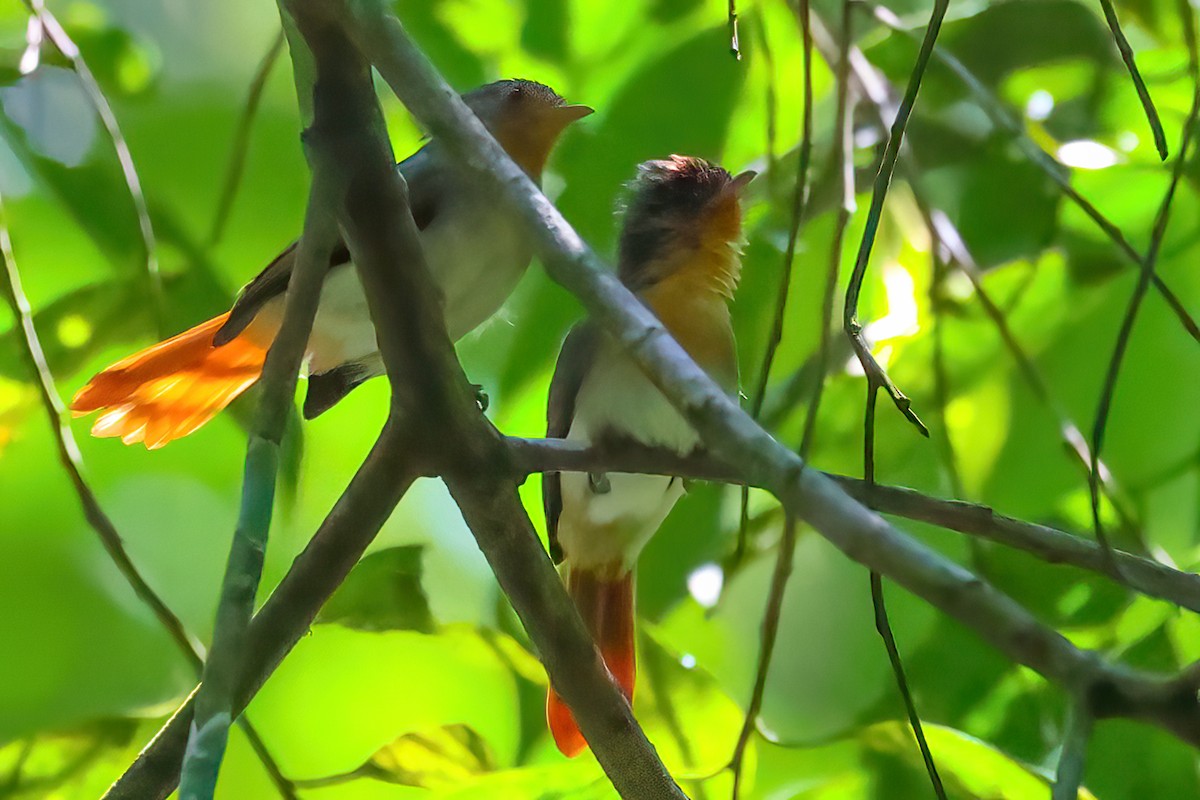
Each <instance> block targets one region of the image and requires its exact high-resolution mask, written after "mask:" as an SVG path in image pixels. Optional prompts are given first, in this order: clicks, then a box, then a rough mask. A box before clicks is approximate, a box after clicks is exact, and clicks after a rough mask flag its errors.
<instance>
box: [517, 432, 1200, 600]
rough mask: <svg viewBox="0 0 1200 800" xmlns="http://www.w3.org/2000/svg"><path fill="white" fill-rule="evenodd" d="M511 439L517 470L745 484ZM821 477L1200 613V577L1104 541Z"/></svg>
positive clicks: (673, 462)
mask: <svg viewBox="0 0 1200 800" xmlns="http://www.w3.org/2000/svg"><path fill="white" fill-rule="evenodd" d="M507 441H508V446H509V449H510V450H511V451H512V459H513V464H514V468H515V469H516V470H517V471H518V473H519V474H520V475H525V474H529V473H533V472H641V473H649V474H653V475H678V476H680V477H684V478H690V479H692V480H702V481H715V482H719V483H734V484H738V483H743V481H742V480H741V478H740V477H739V475H738V472H737V470H736V469H735V468H734V467H732V466H730V465H729V464H727V463H725V462H723V461H720V460H718V459H716V458H714V457H712V456H711V455H706V454H703V453H699V454H694V455H690V456H682V457H681V456H679V455H676V454H674V453H671V452H670V451H665V450H658V449H653V448H645V449H643V448H632V447H631V448H621V449H620V450H612V449H607V448H594V447H589V446H585V445H581V444H578V443H576V442H567V441H563V440H558V439H521V438H516V437H508V439H507ZM821 474H822V475H824V476H825V477H827V478H829V479H830V480H832V481H835V482H837V484H838V485H839V486H841V488H842V489H843V491H845V492H846V493H847V494H849V495H850V496H851V497H853V498H854V499H856V500H858V501H859V502H860V503H863V504H864V505H866V506H868V507H869V508H872V509H874V510H876V511H879V512H881V513H884V514H892V515H895V516H898V517H903V518H905V519H911V520H914V521H916V522H924V523H927V524H929V525H936V526H938V527H941V528H946V529H947V530H952V531H957V532H959V533H964V534H967V535H969V536H976V537H980V538H983V539H987V540H989V541H992V542H996V543H997V544H1001V545H1004V546H1005V547H1012V548H1014V549H1017V550H1024V551H1025V552H1027V553H1029V554H1030V555H1032V556H1034V557H1035V558H1038V559H1041V560H1042V561H1045V562H1047V563H1049V564H1068V565H1071V566H1074V567H1078V568H1080V569H1085V570H1088V571H1090V572H1095V573H1097V574H1100V575H1104V576H1105V577H1108V578H1110V579H1111V580H1113V581H1114V582H1116V583H1118V584H1121V585H1123V586H1126V587H1128V588H1129V589H1131V590H1133V591H1136V592H1140V593H1142V594H1144V595H1147V596H1148V597H1157V598H1159V599H1160V600H1165V601H1167V602H1170V603H1174V604H1175V605H1178V606H1181V607H1183V608H1187V609H1189V610H1192V611H1196V612H1198V613H1200V575H1196V574H1193V573H1190V572H1181V571H1180V570H1177V569H1172V568H1171V567H1168V566H1167V565H1165V564H1160V563H1158V562H1157V561H1151V560H1149V559H1146V558H1142V557H1140V556H1136V555H1132V554H1130V553H1125V552H1122V551H1120V550H1116V551H1114V553H1115V555H1116V561H1117V564H1118V565H1119V567H1120V568H1119V569H1117V570H1114V569H1112V568H1111V565H1110V564H1108V563H1107V562H1106V560H1105V558H1104V552H1103V551H1102V550H1101V549H1100V546H1099V545H1098V544H1096V542H1095V541H1093V540H1092V539H1090V538H1087V537H1084V536H1080V535H1078V534H1074V533H1068V532H1066V531H1062V530H1059V529H1057V528H1052V527H1049V526H1046V525H1039V524H1037V523H1033V522H1025V521H1023V520H1019V519H1015V518H1013V517H1007V516H1004V515H1003V514H998V513H996V511H995V510H993V509H992V508H990V507H988V506H985V505H979V504H976V503H967V502H963V501H960V500H943V499H941V498H937V497H930V496H929V495H925V494H922V493H920V492H918V491H915V490H913V489H906V488H903V487H899V486H886V485H883V484H875V485H874V486H869V485H867V483H866V481H863V480H861V479H858V478H850V477H846V476H844V475H836V474H833V473H827V472H822V473H821ZM760 488H761V487H760Z"/></svg>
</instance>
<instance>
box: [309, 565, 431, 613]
mask: <svg viewBox="0 0 1200 800" xmlns="http://www.w3.org/2000/svg"><path fill="white" fill-rule="evenodd" d="M423 551H424V547H423V546H422V545H404V546H402V547H392V548H389V549H387V550H380V551H379V552H377V553H372V554H370V555H368V556H367V557H366V558H364V559H363V560H362V561H360V562H359V563H358V566H356V567H355V568H354V569H353V571H351V573H350V577H348V578H347V579H346V582H345V583H343V584H342V586H341V587H340V588H339V589H338V590H337V592H335V593H334V595H333V597H331V598H330V599H329V602H328V603H326V604H325V607H324V608H323V609H322V610H321V613H320V615H318V617H317V622H325V623H336V624H338V625H342V626H344V627H347V628H354V629H356V630H363V631H388V630H411V631H420V632H421V633H432V632H433V630H434V628H435V627H436V625H435V623H434V620H433V615H432V614H431V613H430V611H429V599H428V598H427V597H426V596H425V590H424V589H423V588H422V587H421V557H422V553H423Z"/></svg>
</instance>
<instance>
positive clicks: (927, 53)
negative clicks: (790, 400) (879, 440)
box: [842, 0, 950, 437]
mask: <svg viewBox="0 0 1200 800" xmlns="http://www.w3.org/2000/svg"><path fill="white" fill-rule="evenodd" d="M949 6H950V3H949V0H934V5H933V13H932V14H931V15H930V18H929V25H928V26H927V27H926V28H925V37H924V39H923V40H922V42H921V49H920V52H918V54H917V62H916V64H915V65H914V66H913V71H912V73H911V74H910V75H909V79H908V85H907V86H906V87H905V89H904V98H903V99H902V100H901V101H900V106H899V108H898V109H897V111H896V118H895V120H894V121H893V122H892V127H891V132H890V134H889V137H888V143H887V147H886V148H885V149H884V153H883V160H882V162H881V163H880V165H879V172H878V174H877V175H876V177H875V186H874V190H873V192H872V195H871V207H870V209H869V210H868V212H867V222H866V229H865V230H864V231H863V238H862V242H861V244H860V245H859V249H858V257H857V258H856V259H855V261H854V271H853V272H852V273H851V275H850V284H849V286H848V287H847V288H846V305H845V308H844V309H843V311H842V325H843V327H844V328H845V331H846V335H847V336H848V337H849V338H850V341H851V343H852V344H853V345H854V352H855V354H856V355H857V356H858V360H859V362H860V363H861V364H862V367H863V371H864V372H865V373H866V375H867V380H868V382H872V381H873V382H875V383H876V384H878V385H879V386H881V387H883V388H884V389H885V390H887V393H888V395H889V396H890V397H891V398H892V402H893V403H894V404H895V406H896V408H897V409H899V411H900V413H901V414H903V415H904V417H905V418H906V419H907V420H908V421H909V422H911V423H912V424H913V425H914V426H916V428H917V430H918V431H919V432H920V433H921V435H922V436H926V437H928V436H929V429H928V428H926V427H925V424H924V423H923V422H921V419H920V418H919V417H918V416H917V415H916V413H915V412H914V411H913V410H912V402H911V401H910V400H909V399H908V398H907V397H906V396H905V395H904V393H903V392H901V391H900V389H899V388H898V387H897V386H896V384H895V383H893V382H892V379H891V378H890V377H888V374H887V372H886V371H885V370H884V369H883V367H882V366H881V365H880V364H879V362H878V361H876V360H875V356H874V355H872V354H871V348H870V346H869V345H868V344H867V341H866V339H865V338H864V336H863V326H862V324H861V323H860V322H859V321H858V298H859V294H860V293H861V291H862V284H863V279H864V278H865V277H866V274H867V265H868V263H869V262H870V258H871V248H872V246H873V245H874V243H875V235H876V233H877V232H878V230H879V221H880V217H881V216H882V215H883V204H884V200H885V199H886V198H887V191H888V187H889V185H890V184H891V180H892V173H893V172H894V171H895V169H896V159H897V158H898V157H899V155H900V145H901V143H902V142H903V140H904V130H905V128H906V127H907V125H908V120H909V118H910V117H911V116H912V111H913V107H914V105H915V104H916V101H917V93H918V92H919V91H920V89H921V80H922V78H924V76H925V69H926V67H927V66H928V65H929V59H930V57H931V56H932V55H933V46H934V43H935V42H936V41H937V36H938V32H939V31H940V30H941V27H942V20H943V19H945V16H946V11H947V10H948V8H949Z"/></svg>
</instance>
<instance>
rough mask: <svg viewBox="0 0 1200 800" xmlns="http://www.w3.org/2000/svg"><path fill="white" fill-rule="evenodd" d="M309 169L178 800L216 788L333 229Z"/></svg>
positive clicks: (328, 205)
mask: <svg viewBox="0 0 1200 800" xmlns="http://www.w3.org/2000/svg"><path fill="white" fill-rule="evenodd" d="M296 88H297V91H298V92H300V93H304V92H306V91H309V87H306V86H305V85H303V84H302V83H300V82H299V81H298V85H297V87H296ZM315 107H316V109H317V113H316V116H315V118H314V121H313V124H312V127H310V128H309V130H308V131H307V134H306V137H305V143H306V146H308V147H310V148H312V152H319V151H318V150H317V144H318V143H319V140H320V139H321V137H327V138H328V137H334V136H337V135H339V133H340V131H339V128H340V126H341V124H342V123H341V120H340V119H339V118H338V110H337V108H336V107H332V108H330V107H327V106H325V105H322V104H321V103H320V102H318V103H316V104H315ZM311 161H312V167H313V181H312V189H311V191H310V195H309V203H308V212H307V214H306V215H305V221H304V233H303V234H302V235H301V237H300V244H299V247H298V248H297V256H296V266H295V268H294V270H293V271H292V275H291V280H290V281H289V282H288V287H287V297H286V305H285V307H284V313H283V320H282V322H281V323H280V327H279V331H278V333H277V334H276V335H275V339H274V341H273V342H272V343H271V348H270V350H268V351H267V357H266V362H265V363H264V365H263V372H262V377H261V378H260V383H261V385H262V392H261V394H260V396H259V405H258V413H257V414H256V416H255V420H254V423H253V426H252V428H251V431H250V443H249V445H248V446H247V449H246V466H245V477H244V481H243V485H242V505H241V510H240V512H239V514H238V523H237V529H236V530H235V531H234V536H233V542H232V544H231V545H230V550H229V562H228V564H227V566H226V570H225V578H224V580H223V581H222V584H221V598H220V602H219V604H218V606H217V621H216V625H215V627H214V630H213V643H212V653H211V655H210V656H209V659H208V662H207V663H206V664H205V667H204V680H203V683H202V684H201V687H200V691H199V693H198V694H197V695H196V714H195V719H194V721H193V723H192V732H191V735H190V737H189V741H188V748H187V757H186V758H185V760H184V764H183V770H182V774H181V778H180V786H179V795H180V797H181V798H183V800H208V799H209V798H211V797H212V794H213V792H214V791H215V788H216V783H217V775H218V773H219V771H220V766H221V761H222V758H223V757H224V753H225V746H226V742H227V739H228V735H229V726H230V724H231V723H232V721H233V719H234V717H235V715H236V705H237V699H236V698H237V687H238V680H239V673H240V670H241V665H242V654H243V650H244V648H245V642H246V634H247V629H248V627H249V624H250V617H251V615H252V614H253V611H254V600H255V596H256V595H257V591H258V584H259V581H260V579H261V576H262V565H263V558H264V556H265V553H266V547H267V534H268V531H269V529H270V526H271V516H272V511H273V506H274V499H275V483H276V478H277V475H278V469H279V449H280V446H281V443H282V441H283V436H284V431H285V429H286V426H287V418H288V414H289V412H290V411H291V408H292V403H293V402H294V397H295V393H296V382H297V376H298V374H299V372H300V364H301V361H302V360H303V358H304V352H305V349H306V347H307V343H308V338H309V333H310V331H311V330H312V324H313V319H314V318H315V317H316V313H317V305H318V303H319V302H320V294H321V284H322V283H323V281H324V279H325V271H326V268H327V265H328V263H329V254H330V253H331V252H332V251H333V248H334V245H335V244H336V242H337V235H338V229H337V223H336V221H335V219H334V216H333V206H334V202H335V200H334V198H335V197H336V196H337V192H338V191H339V190H338V187H337V183H336V179H335V178H334V176H335V175H336V174H337V173H336V172H335V171H334V169H333V165H330V164H327V163H324V162H323V161H322V160H321V159H319V158H312V159H311Z"/></svg>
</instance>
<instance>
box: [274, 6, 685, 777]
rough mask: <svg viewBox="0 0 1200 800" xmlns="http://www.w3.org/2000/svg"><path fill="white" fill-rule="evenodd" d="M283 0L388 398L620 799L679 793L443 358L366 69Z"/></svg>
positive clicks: (442, 341)
mask: <svg viewBox="0 0 1200 800" xmlns="http://www.w3.org/2000/svg"><path fill="white" fill-rule="evenodd" d="M291 9H292V12H293V14H294V16H295V18H296V21H297V24H298V25H299V27H300V28H301V30H302V32H303V33H304V36H305V39H306V40H307V41H308V42H309V45H310V47H311V48H312V51H313V55H314V57H315V59H316V63H317V64H318V69H319V70H322V71H324V70H328V71H329V73H330V74H331V75H335V76H337V78H338V80H337V83H336V84H334V85H333V86H331V87H330V90H336V91H337V92H338V93H339V96H340V97H341V98H342V99H343V100H346V101H347V106H348V107H346V108H344V109H343V112H342V118H343V120H345V121H347V122H348V124H349V129H348V130H349V133H350V135H348V136H347V138H346V141H345V142H342V143H340V144H341V146H340V147H339V148H338V149H337V150H335V151H333V152H330V153H329V154H328V155H329V157H330V158H336V159H337V161H338V163H340V164H341V165H342V168H343V169H344V170H345V171H346V173H347V175H348V177H349V182H348V189H347V195H346V200H345V205H344V207H343V208H340V209H339V217H340V218H341V221H342V225H343V228H344V230H345V232H346V235H347V241H348V244H349V246H350V252H351V255H352V257H353V260H354V262H355V263H356V264H357V265H358V268H359V273H360V276H361V278H362V281H363V285H364V288H365V290H366V295H367V297H368V302H369V304H370V306H371V312H372V318H373V319H374V321H375V325H376V330H377V332H378V337H379V345H380V353H381V354H382V355H383V358H384V363H385V365H386V367H387V370H388V375H389V378H390V379H391V380H392V382H393V385H403V386H404V387H406V391H405V393H403V394H400V393H397V394H396V395H395V396H394V402H395V401H396V400H399V402H400V403H401V404H402V406H404V407H405V408H406V411H407V412H408V413H410V414H413V415H414V419H419V420H420V421H421V430H422V432H423V434H424V441H423V442H422V444H423V447H422V448H421V451H422V452H424V453H426V454H427V455H428V456H429V457H430V458H431V459H432V461H431V465H432V466H433V467H434V468H435V469H436V471H437V472H438V473H439V474H441V475H442V476H443V478H444V480H445V482H446V485H447V487H448V488H449V490H450V493H451V495H452V496H453V497H454V499H455V501H456V502H457V503H458V504H459V506H460V508H461V509H462V512H463V516H464V518H465V519H466V521H467V523H468V525H469V526H470V528H471V530H472V533H474V535H475V538H476V541H477V542H478V544H479V547H480V549H481V550H482V551H483V554H484V556H485V557H486V558H487V559H488V562H489V564H490V565H491V566H492V569H493V571H494V572H495V573H496V577H497V579H498V581H499V583H500V586H501V588H502V589H503V590H504V592H505V594H506V595H507V597H508V598H509V600H510V602H511V603H512V605H513V608H514V609H515V610H516V612H517V615H518V616H519V617H520V619H521V621H522V623H523V624H524V626H525V628H526V630H527V631H528V633H529V635H530V638H531V639H532V641H533V643H534V645H535V646H536V647H537V649H538V652H539V654H540V656H541V658H542V661H543V663H544V664H545V666H546V670H547V672H548V674H549V676H550V680H551V681H552V683H553V684H554V686H555V688H556V690H558V691H559V692H560V693H561V694H562V696H563V698H564V699H565V700H566V701H567V703H568V704H569V705H570V706H571V708H572V710H573V711H574V712H575V715H576V719H577V720H578V722H579V724H580V727H581V729H582V730H583V732H584V735H585V736H586V737H587V739H588V742H589V743H590V744H591V746H592V750H593V752H594V753H595V754H596V757H597V759H598V760H599V761H600V764H601V766H603V767H604V769H605V772H606V773H607V774H608V776H609V778H610V780H611V781H612V783H613V785H614V787H616V788H617V790H618V791H619V792H620V793H621V795H622V796H623V797H626V798H638V799H639V800H640V799H641V798H647V800H653V799H654V798H673V799H675V800H682V798H683V797H684V795H683V793H682V792H681V791H680V790H679V787H678V786H676V784H675V782H674V780H673V779H672V778H671V776H670V775H669V774H668V773H667V771H666V769H665V768H664V767H663V766H662V763H661V762H660V761H659V759H658V757H657V754H656V753H655V752H654V748H653V747H652V746H651V745H650V743H649V742H648V741H647V740H646V738H645V735H644V734H643V733H642V732H641V729H640V728H639V727H638V725H637V722H636V721H635V720H634V719H633V715H632V712H631V709H630V708H629V704H628V703H627V702H626V701H625V699H624V697H623V695H621V693H620V690H619V688H618V687H617V685H616V684H615V683H614V682H613V679H612V677H611V676H610V675H609V674H608V671H607V670H606V669H605V668H604V665H603V661H602V660H601V658H600V655H599V653H598V651H597V650H596V648H595V646H594V644H593V643H592V640H591V637H590V636H589V635H588V633H587V631H586V629H585V628H584V626H583V623H582V621H581V620H580V619H579V616H578V613H577V612H576V611H575V607H574V604H573V603H571V601H570V600H569V598H568V597H567V596H566V592H565V590H564V588H563V586H562V583H561V581H560V580H559V578H558V575H557V573H556V572H555V570H554V567H553V565H552V564H551V563H550V560H549V558H548V557H547V555H546V553H545V551H544V549H543V548H542V545H541V543H540V541H539V540H538V538H537V535H536V533H535V532H534V530H533V525H532V524H531V523H530V521H529V518H528V516H527V515H526V514H525V511H524V509H523V507H522V505H521V502H520V498H519V497H518V495H517V485H516V482H515V481H514V480H513V479H512V477H510V470H509V469H506V468H505V465H506V462H507V459H508V451H507V449H506V448H505V447H504V442H503V440H502V439H501V438H500V437H499V435H498V434H497V432H496V431H495V429H494V428H492V427H491V425H490V424H489V423H488V422H487V421H486V419H485V418H484V417H483V416H482V413H481V411H480V409H479V407H478V405H477V403H476V400H475V394H474V391H473V390H472V388H471V384H470V382H469V381H468V380H467V378H466V376H465V375H464V374H463V371H462V368H461V366H460V365H459V363H458V360H457V358H456V356H455V354H454V348H453V345H452V344H451V342H450V339H449V336H448V335H447V333H446V329H445V322H444V320H443V317H442V311H441V309H442V305H441V303H440V302H439V295H438V293H437V290H436V288H435V287H434V284H433V282H432V280H431V279H430V276H429V274H428V271H427V267H426V264H425V260H424V257H423V255H422V253H421V245H420V238H419V235H418V232H417V228H416V223H415V222H414V221H413V219H412V216H411V214H410V212H409V210H408V205H407V195H406V189H405V187H404V183H403V179H402V178H401V177H400V175H399V173H397V172H396V171H395V170H394V169H392V168H391V166H390V165H391V164H392V163H393V160H392V156H391V150H390V146H389V144H388V139H387V135H386V131H385V129H384V127H383V120H382V114H381V113H380V111H379V109H378V105H377V101H376V100H375V95H374V89H373V87H372V84H371V80H370V70H369V66H368V65H367V62H366V61H363V60H361V56H359V55H358V54H357V53H355V52H354V48H353V46H352V45H350V43H349V41H348V40H347V39H346V38H345V33H344V32H343V31H342V29H341V28H340V26H339V25H338V24H337V22H336V19H337V18H336V17H329V18H325V17H323V15H321V14H320V13H318V12H316V11H314V10H313V9H311V8H308V7H306V6H303V5H301V4H300V3H298V2H293V3H292V4H291ZM351 102H352V103H353V104H351ZM472 118H473V117H472ZM493 144H494V142H493ZM522 174H523V173H522Z"/></svg>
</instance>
